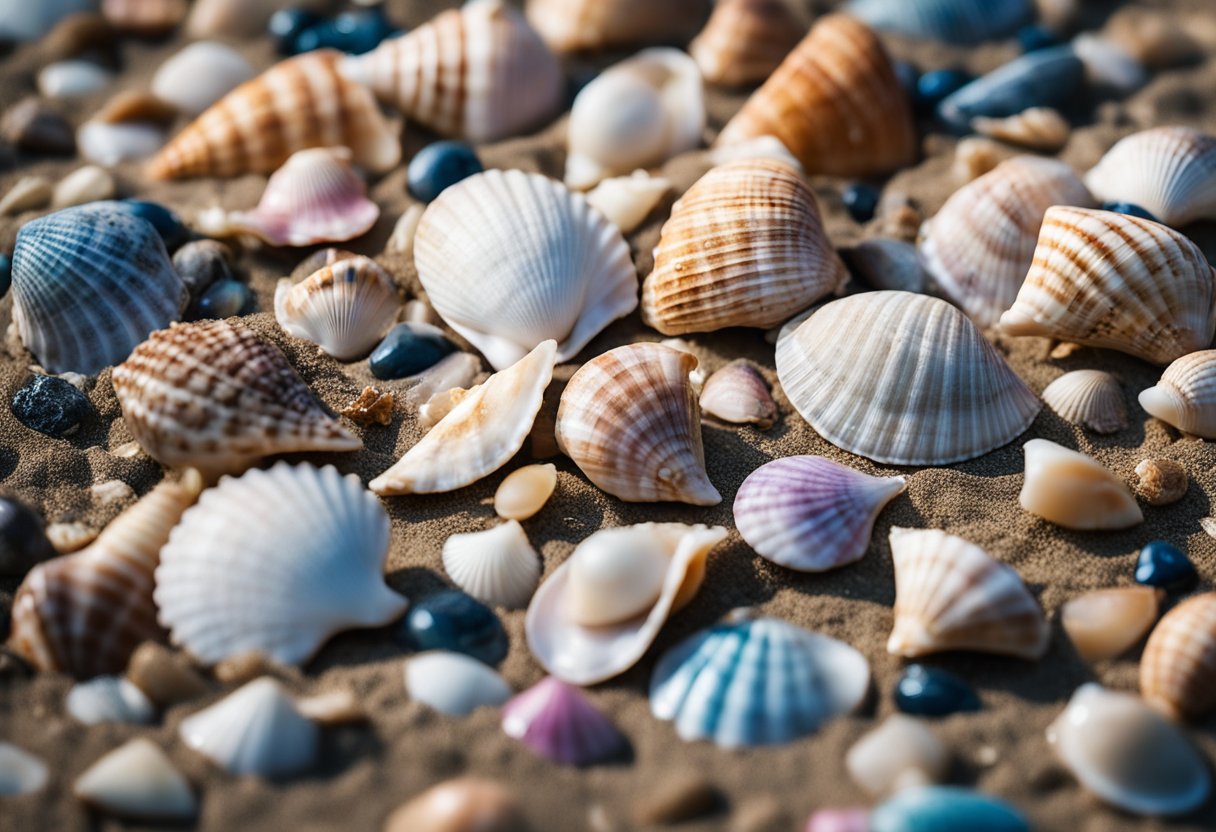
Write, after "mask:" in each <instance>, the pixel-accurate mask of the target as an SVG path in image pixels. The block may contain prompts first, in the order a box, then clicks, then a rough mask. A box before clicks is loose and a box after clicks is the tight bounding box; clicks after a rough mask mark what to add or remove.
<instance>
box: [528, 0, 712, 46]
mask: <svg viewBox="0 0 1216 832" xmlns="http://www.w3.org/2000/svg"><path fill="white" fill-rule="evenodd" d="M705 7H706V2H705V0H667V2H665V3H660V4H655V3H653V2H649V0H528V2H527V13H528V22H530V23H531V24H532V25H533V26H535V27H536V31H538V32H540V34H541V37H543V38H544V39H545V41H546V42H547V43H548V44H549V45H550V46H551V47H553V48H554V49H556V50H557V51H558V52H577V51H581V50H593V49H606V48H612V47H617V48H625V47H631V46H642V45H645V44H650V43H668V42H674V43H683V42H684V41H686V40H687V39H688V38H689V37H691V36H692V34H693V32H695V31H696V27H697V26H698V25H699V24H700V22H701V20H702V19H703V18H704V14H705Z"/></svg>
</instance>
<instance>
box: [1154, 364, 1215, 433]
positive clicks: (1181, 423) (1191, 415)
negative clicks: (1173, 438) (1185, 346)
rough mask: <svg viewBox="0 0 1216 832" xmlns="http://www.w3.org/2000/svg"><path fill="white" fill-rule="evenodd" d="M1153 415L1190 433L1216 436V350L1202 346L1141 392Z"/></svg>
mask: <svg viewBox="0 0 1216 832" xmlns="http://www.w3.org/2000/svg"><path fill="white" fill-rule="evenodd" d="M1140 406H1141V407H1143V408H1144V410H1145V412H1146V413H1148V414H1149V415H1150V416H1156V417H1157V418H1158V419H1160V420H1162V421H1163V422H1168V423H1169V424H1171V425H1173V426H1174V427H1176V428H1177V429H1178V430H1181V431H1184V432H1186V433H1190V434H1194V435H1195V436H1202V437H1203V438H1205V439H1213V438H1216V350H1200V351H1199V352H1193V353H1191V354H1189V355H1184V356H1182V357H1181V358H1179V359H1177V360H1176V361H1174V362H1173V363H1171V364H1170V366H1168V367H1166V368H1165V372H1164V373H1162V374H1161V380H1160V381H1158V382H1157V383H1156V384H1155V385H1153V386H1152V387H1150V388H1149V389H1147V390H1143V391H1141V393H1140Z"/></svg>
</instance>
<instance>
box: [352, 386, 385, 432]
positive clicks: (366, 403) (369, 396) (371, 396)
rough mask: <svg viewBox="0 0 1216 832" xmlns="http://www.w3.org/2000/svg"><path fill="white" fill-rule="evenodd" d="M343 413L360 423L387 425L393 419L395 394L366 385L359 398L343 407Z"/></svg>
mask: <svg viewBox="0 0 1216 832" xmlns="http://www.w3.org/2000/svg"><path fill="white" fill-rule="evenodd" d="M342 415H343V416H345V417H346V418H347V419H350V420H351V421H353V422H357V423H359V424H360V425H373V424H375V425H387V424H389V423H390V422H392V421H393V394H392V393H390V392H388V391H381V390H377V389H376V388H375V387H364V388H363V392H362V393H360V394H359V398H357V399H355V400H354V401H353V402H351V403H350V404H348V405H347V406H346V407H344V408H342Z"/></svg>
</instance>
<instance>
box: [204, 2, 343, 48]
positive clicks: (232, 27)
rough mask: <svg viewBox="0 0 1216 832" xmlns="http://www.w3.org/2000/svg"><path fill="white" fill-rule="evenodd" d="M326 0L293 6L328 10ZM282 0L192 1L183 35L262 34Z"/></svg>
mask: <svg viewBox="0 0 1216 832" xmlns="http://www.w3.org/2000/svg"><path fill="white" fill-rule="evenodd" d="M333 5H334V4H333V3H332V2H330V0H301V2H296V3H294V4H293V6H294V7H295V8H299V9H303V10H305V11H312V12H316V13H320V12H325V11H328V10H329V9H330V8H331V7H332V6H333ZM282 7H283V3H282V0H194V3H193V4H192V8H191V11H190V17H189V19H188V20H187V21H186V35H187V37H189V38H190V39H192V40H193V39H197V38H214V37H219V38H251V37H253V36H255V35H264V34H265V32H266V26H267V23H269V22H270V18H271V16H272V15H273V14H274V12H275V11H277V10H278V9H281V8H282Z"/></svg>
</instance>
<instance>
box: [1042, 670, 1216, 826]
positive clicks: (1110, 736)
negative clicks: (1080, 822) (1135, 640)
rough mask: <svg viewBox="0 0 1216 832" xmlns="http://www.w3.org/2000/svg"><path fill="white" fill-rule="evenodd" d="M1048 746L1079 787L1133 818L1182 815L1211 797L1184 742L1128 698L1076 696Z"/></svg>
mask: <svg viewBox="0 0 1216 832" xmlns="http://www.w3.org/2000/svg"><path fill="white" fill-rule="evenodd" d="M1047 741H1048V742H1049V743H1050V744H1051V745H1052V746H1053V747H1054V748H1055V751H1056V754H1058V755H1059V757H1060V759H1061V761H1063V763H1064V765H1065V766H1066V767H1067V768H1068V769H1069V770H1070V771H1071V772H1072V773H1073V775H1074V776H1076V778H1077V779H1078V780H1080V781H1081V785H1083V786H1085V788H1087V789H1089V790H1090V791H1092V792H1093V793H1094V794H1096V795H1097V796H1098V797H1099V798H1101V799H1102V800H1104V801H1105V802H1107V803H1109V804H1111V805H1112V806H1116V807H1118V808H1120V809H1123V810H1124V811H1127V812H1132V813H1134V814H1138V815H1164V816H1172V815H1184V814H1186V813H1188V812H1191V811H1193V810H1194V809H1197V808H1199V806H1201V805H1202V804H1203V803H1204V802H1206V801H1207V798H1208V795H1209V794H1210V792H1211V790H1212V780H1211V775H1210V774H1209V773H1208V766H1207V762H1206V761H1205V760H1204V758H1203V756H1202V755H1201V754H1200V753H1199V751H1198V750H1197V749H1196V748H1195V747H1194V746H1193V745H1192V744H1191V741H1190V740H1188V739H1187V737H1186V735H1185V734H1183V733H1182V731H1181V730H1180V729H1179V728H1177V727H1176V726H1174V725H1172V724H1170V723H1169V722H1167V721H1166V720H1165V719H1163V718H1162V717H1161V716H1160V715H1158V714H1157V712H1156V711H1154V710H1153V709H1152V708H1150V707H1148V706H1147V705H1145V704H1144V702H1142V701H1141V700H1140V699H1138V698H1137V697H1135V696H1132V695H1131V694H1127V693H1117V692H1115V691H1112V690H1106V689H1105V688H1103V687H1102V686H1100V685H1097V684H1095V683H1093V682H1090V683H1088V684H1084V685H1081V687H1079V688H1077V691H1076V693H1074V694H1073V695H1072V699H1070V700H1069V701H1068V706H1067V707H1066V708H1065V709H1064V712H1063V713H1061V714H1060V716H1059V717H1057V718H1056V720H1055V722H1053V723H1052V724H1051V725H1050V726H1049V727H1048V728H1047Z"/></svg>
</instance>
